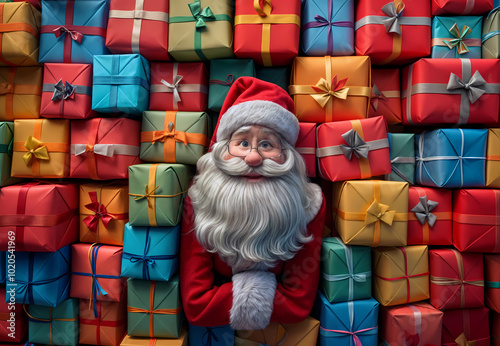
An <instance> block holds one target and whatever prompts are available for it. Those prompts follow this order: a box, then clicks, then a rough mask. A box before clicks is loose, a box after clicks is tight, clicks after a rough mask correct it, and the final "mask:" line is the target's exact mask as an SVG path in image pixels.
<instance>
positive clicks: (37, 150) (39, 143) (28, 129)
mask: <svg viewBox="0 0 500 346" xmlns="http://www.w3.org/2000/svg"><path fill="white" fill-rule="evenodd" d="M13 148H14V151H13V153H12V169H11V175H12V176H13V177H20V178H65V177H67V176H68V173H69V120H62V119H57V120H54V119H21V120H15V121H14V147H13Z"/></svg>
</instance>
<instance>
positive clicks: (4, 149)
mask: <svg viewBox="0 0 500 346" xmlns="http://www.w3.org/2000/svg"><path fill="white" fill-rule="evenodd" d="M13 140H14V123H13V122H0V186H5V185H10V184H14V183H16V182H18V181H20V179H16V178H12V177H11V176H10V167H11V165H12V146H13Z"/></svg>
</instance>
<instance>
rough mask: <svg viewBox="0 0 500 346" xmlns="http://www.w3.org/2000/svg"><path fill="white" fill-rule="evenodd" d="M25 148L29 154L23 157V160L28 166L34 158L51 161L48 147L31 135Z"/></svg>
mask: <svg viewBox="0 0 500 346" xmlns="http://www.w3.org/2000/svg"><path fill="white" fill-rule="evenodd" d="M24 147H25V148H26V149H28V152H27V153H26V154H24V155H23V160H24V163H25V164H26V166H29V165H30V163H31V160H32V159H33V156H34V157H35V159H38V160H50V157H49V153H48V151H47V147H46V146H45V145H43V143H42V142H41V141H39V140H38V139H36V138H35V137H33V136H31V135H30V136H29V137H28V139H27V140H26V142H25V143H24Z"/></svg>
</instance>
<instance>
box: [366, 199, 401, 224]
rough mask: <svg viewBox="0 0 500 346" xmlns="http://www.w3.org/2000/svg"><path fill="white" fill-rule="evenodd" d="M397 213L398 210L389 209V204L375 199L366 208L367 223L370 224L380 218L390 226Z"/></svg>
mask: <svg viewBox="0 0 500 346" xmlns="http://www.w3.org/2000/svg"><path fill="white" fill-rule="evenodd" d="M395 214H396V211H395V210H389V206H388V205H385V204H382V203H378V202H377V201H376V200H374V201H373V202H372V204H371V205H370V206H369V207H368V209H367V210H366V217H365V225H369V224H372V223H374V222H377V221H379V220H380V221H382V222H384V223H386V224H388V225H389V226H392V221H393V220H394V215H395Z"/></svg>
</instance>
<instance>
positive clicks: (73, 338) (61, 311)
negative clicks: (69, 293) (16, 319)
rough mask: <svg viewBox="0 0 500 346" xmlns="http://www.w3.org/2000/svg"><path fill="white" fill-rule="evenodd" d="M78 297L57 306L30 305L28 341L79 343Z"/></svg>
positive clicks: (58, 343) (56, 343)
mask: <svg viewBox="0 0 500 346" xmlns="http://www.w3.org/2000/svg"><path fill="white" fill-rule="evenodd" d="M78 313H79V310H78V299H74V298H70V299H66V300H64V301H63V302H61V303H60V304H59V305H58V306H56V307H55V308H53V307H50V306H41V305H28V321H29V327H28V330H29V336H28V341H29V342H30V343H36V344H43V345H46V344H50V345H66V346H68V345H78V337H79V334H78V331H79V326H78Z"/></svg>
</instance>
